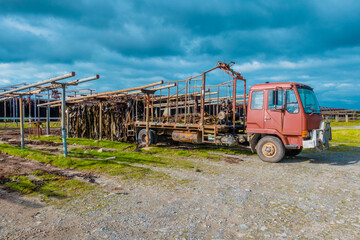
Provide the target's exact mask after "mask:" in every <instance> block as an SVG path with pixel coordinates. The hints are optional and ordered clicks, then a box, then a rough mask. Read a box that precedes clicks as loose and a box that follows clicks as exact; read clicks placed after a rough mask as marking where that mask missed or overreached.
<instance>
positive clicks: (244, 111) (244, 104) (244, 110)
mask: <svg viewBox="0 0 360 240" xmlns="http://www.w3.org/2000/svg"><path fill="white" fill-rule="evenodd" d="M243 81H244V102H243V116H244V117H243V130H244V131H245V123H246V79H245V78H243Z"/></svg>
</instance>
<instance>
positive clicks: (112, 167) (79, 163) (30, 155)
mask: <svg viewBox="0 0 360 240" xmlns="http://www.w3.org/2000/svg"><path fill="white" fill-rule="evenodd" d="M0 150H1V151H2V152H5V153H8V154H10V155H14V156H19V157H23V158H27V159H34V160H36V161H39V162H44V163H51V164H52V165H54V166H57V167H61V168H71V169H79V170H90V171H93V172H99V173H106V174H109V175H120V176H122V177H123V178H136V179H141V178H144V177H145V176H146V177H149V178H150V177H164V174H161V173H157V172H153V171H151V170H150V169H148V168H144V167H137V166H132V165H131V164H130V162H131V161H133V162H134V161H136V159H135V158H133V159H131V157H130V156H129V157H126V155H125V156H123V157H122V159H119V160H118V159H115V160H95V159H92V158H85V159H80V158H78V157H77V156H78V155H76V154H78V153H77V152H76V151H74V152H72V151H70V152H69V157H64V156H62V155H55V154H51V153H48V152H44V151H39V150H34V149H29V148H26V149H24V150H21V149H20V147H15V146H11V145H7V144H0ZM106 156H108V155H106ZM142 157H144V156H141V155H140V156H138V157H137V159H138V160H140V159H142ZM150 157H151V156H149V157H148V158H146V159H147V160H149V159H150ZM121 160H123V162H121ZM144 161H146V160H144ZM148 163H149V161H148Z"/></svg>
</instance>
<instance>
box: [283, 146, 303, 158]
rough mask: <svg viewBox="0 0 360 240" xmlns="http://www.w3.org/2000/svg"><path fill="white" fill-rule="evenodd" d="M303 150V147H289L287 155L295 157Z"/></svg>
mask: <svg viewBox="0 0 360 240" xmlns="http://www.w3.org/2000/svg"><path fill="white" fill-rule="evenodd" d="M301 151H302V147H301V148H299V149H288V150H286V151H285V155H286V156H289V157H294V156H296V155H299V154H300V153H301Z"/></svg>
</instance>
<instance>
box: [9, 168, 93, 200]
mask: <svg viewBox="0 0 360 240" xmlns="http://www.w3.org/2000/svg"><path fill="white" fill-rule="evenodd" d="M29 176H32V177H31V178H30V177H29ZM29 176H10V177H8V178H7V181H6V182H5V183H4V186H5V187H7V188H9V189H11V190H13V191H17V192H20V193H22V194H27V195H29V196H36V195H41V198H42V199H43V200H49V198H52V197H54V198H59V199H61V198H66V197H72V196H75V195H77V194H79V193H82V192H84V191H90V190H93V189H94V188H95V187H94V186H92V185H91V184H89V183H85V182H81V181H78V180H73V179H68V178H66V177H63V176H59V175H55V174H48V173H46V172H42V171H36V172H33V173H31V174H29Z"/></svg>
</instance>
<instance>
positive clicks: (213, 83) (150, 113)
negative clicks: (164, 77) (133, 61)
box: [67, 62, 247, 144]
mask: <svg viewBox="0 0 360 240" xmlns="http://www.w3.org/2000/svg"><path fill="white" fill-rule="evenodd" d="M233 64H234V63H232V62H231V63H229V64H227V63H222V62H218V63H217V65H216V66H215V67H214V68H212V69H210V70H208V71H205V72H203V73H201V74H199V75H197V76H193V77H190V78H187V79H184V80H179V81H167V82H163V81H161V82H159V83H154V84H149V85H146V86H144V87H137V88H133V89H128V90H121V91H114V92H111V93H112V94H109V95H103V94H100V95H97V96H95V97H93V98H90V99H88V98H86V99H87V101H86V102H85V101H84V99H81V100H78V99H71V100H72V101H69V102H67V105H68V113H69V114H68V116H69V117H68V126H69V136H71V137H85V138H93V139H111V140H117V141H139V143H140V144H144V142H143V141H142V140H144V129H146V126H148V129H149V130H151V132H152V135H154V136H153V137H152V140H153V142H154V140H155V139H158V138H157V136H167V137H170V138H172V139H173V140H175V141H187V142H194V143H215V144H220V143H223V142H226V143H228V142H229V140H230V139H235V138H238V137H239V136H240V134H244V130H245V127H244V125H245V122H246V117H245V116H246V98H247V95H246V92H245V89H246V80H245V79H244V78H243V77H242V76H241V74H240V73H238V72H235V71H234V70H233V69H232V68H231V67H232V65H233ZM215 70H221V71H222V72H223V74H222V75H221V74H209V73H210V72H213V71H215ZM221 71H220V72H221ZM219 76H220V77H219ZM219 79H220V80H219ZM238 82H242V83H243V86H241V87H239V84H238ZM146 135H148V134H146ZM230 135H231V136H230ZM189 138H191V139H192V140H191V141H190V140H189Z"/></svg>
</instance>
